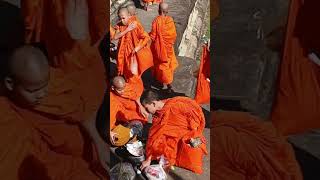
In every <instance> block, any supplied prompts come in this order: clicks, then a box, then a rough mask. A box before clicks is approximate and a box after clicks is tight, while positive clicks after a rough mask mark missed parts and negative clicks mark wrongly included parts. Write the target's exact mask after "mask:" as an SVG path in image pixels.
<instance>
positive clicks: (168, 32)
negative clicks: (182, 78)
mask: <svg viewBox="0 0 320 180" xmlns="http://www.w3.org/2000/svg"><path fill="white" fill-rule="evenodd" d="M168 9H169V5H168V4H167V3H160V5H159V16H158V17H156V18H155V20H154V21H153V22H152V30H151V32H150V33H149V35H150V37H151V39H152V44H151V50H152V53H153V59H154V72H153V73H154V76H155V78H156V79H157V80H158V81H159V82H161V83H162V84H163V86H164V87H167V89H168V90H172V86H171V83H172V82H173V75H174V70H175V69H176V68H177V67H178V61H177V59H176V56H175V52H174V47H173V46H174V43H175V41H176V38H177V32H176V27H175V24H174V21H173V19H172V17H170V16H168V12H169V11H168Z"/></svg>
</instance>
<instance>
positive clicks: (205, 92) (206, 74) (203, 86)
mask: <svg viewBox="0 0 320 180" xmlns="http://www.w3.org/2000/svg"><path fill="white" fill-rule="evenodd" d="M194 99H195V100H196V102H197V103H199V104H205V103H210V41H209V42H208V44H206V45H204V46H203V48H202V56H201V59H200V67H199V72H198V79H197V87H196V95H195V98H194Z"/></svg>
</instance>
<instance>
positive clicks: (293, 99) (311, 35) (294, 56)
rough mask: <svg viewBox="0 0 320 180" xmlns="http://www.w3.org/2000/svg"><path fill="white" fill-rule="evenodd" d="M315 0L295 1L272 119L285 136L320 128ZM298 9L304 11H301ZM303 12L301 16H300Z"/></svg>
mask: <svg viewBox="0 0 320 180" xmlns="http://www.w3.org/2000/svg"><path fill="white" fill-rule="evenodd" d="M319 6H320V2H319V1H316V0H310V1H303V0H292V1H291V6H290V12H289V19H288V25H287V33H286V38H285V45H284V53H283V57H282V62H281V68H280V74H279V84H278V92H277V96H276V100H275V104H274V107H273V112H272V115H271V119H272V121H273V123H274V124H275V126H276V127H277V129H278V130H279V131H280V132H282V133H283V134H284V135H289V134H296V133H301V132H305V131H308V130H310V129H316V128H320V121H319V119H320V111H319V110H320V66H318V65H317V64H316V63H314V62H312V61H311V60H310V59H309V58H308V54H309V53H310V52H312V51H314V52H316V51H317V52H318V53H317V54H318V57H320V55H319V54H320V53H319V52H320V48H319V47H320V35H319V31H320V25H319V24H318V23H314V22H315V21H316V18H317V17H319V16H318V9H317V7H319ZM299 10H302V12H301V13H300V11H299ZM299 14H300V15H299Z"/></svg>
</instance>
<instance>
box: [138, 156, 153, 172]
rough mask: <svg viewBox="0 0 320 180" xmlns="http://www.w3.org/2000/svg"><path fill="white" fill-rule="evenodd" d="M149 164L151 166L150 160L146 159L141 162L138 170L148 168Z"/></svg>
mask: <svg viewBox="0 0 320 180" xmlns="http://www.w3.org/2000/svg"><path fill="white" fill-rule="evenodd" d="M150 164H151V158H148V159H146V160H145V161H143V162H142V164H141V166H140V169H141V170H143V169H144V168H146V167H148V166H150Z"/></svg>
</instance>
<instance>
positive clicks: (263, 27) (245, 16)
mask: <svg viewBox="0 0 320 180" xmlns="http://www.w3.org/2000/svg"><path fill="white" fill-rule="evenodd" d="M288 2H289V1H283V0H282V1H279V0H259V1H256V0H248V1H232V0H225V1H221V2H220V15H219V18H218V19H217V21H216V22H215V23H214V25H213V26H214V27H215V31H214V33H213V35H214V37H213V44H214V53H213V57H212V58H213V66H212V71H211V72H212V73H213V90H212V91H211V96H215V97H218V98H219V97H224V98H226V97H227V98H228V97H230V99H234V100H241V104H242V106H243V107H244V108H246V109H248V110H249V111H251V112H253V113H254V114H256V115H259V116H261V117H262V118H266V117H268V115H269V113H270V109H271V105H272V101H273V95H274V84H275V79H276V75H277V69H278V64H279V57H278V55H277V54H275V53H274V52H272V51H271V50H268V49H267V48H266V46H265V41H264V38H265V35H266V34H267V33H269V32H270V31H272V30H273V29H274V28H276V27H277V26H278V25H279V24H280V23H283V19H286V18H285V17H286V13H287V10H288Z"/></svg>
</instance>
